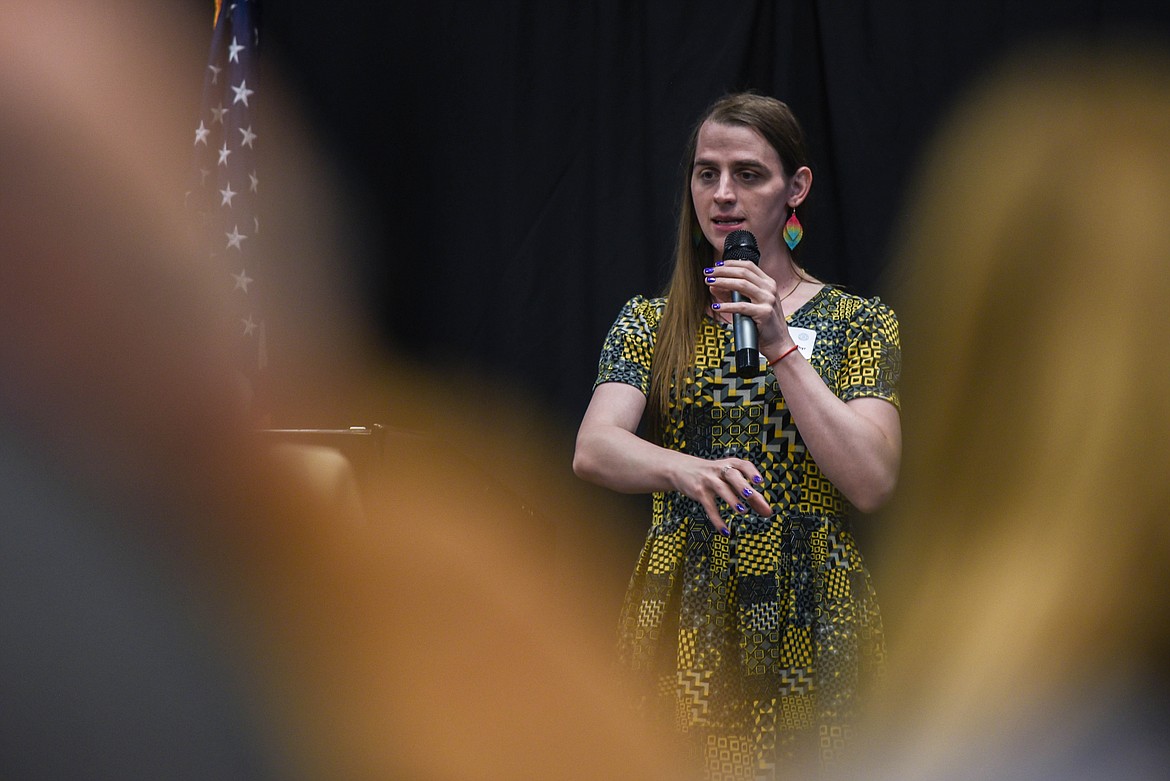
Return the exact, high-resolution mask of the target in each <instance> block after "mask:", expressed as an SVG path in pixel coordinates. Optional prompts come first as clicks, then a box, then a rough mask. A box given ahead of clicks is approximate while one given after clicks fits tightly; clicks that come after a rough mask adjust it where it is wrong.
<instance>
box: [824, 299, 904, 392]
mask: <svg viewBox="0 0 1170 781" xmlns="http://www.w3.org/2000/svg"><path fill="white" fill-rule="evenodd" d="M901 375H902V344H901V341H900V337H899V334H898V317H897V315H895V314H894V310H893V309H891V308H890V307H888V306H886V305H885V304H884V303H882V301H881V299H879V298H871V299H867V300H864V301H863V303H862V305H861V306H860V307H859V308H858V310H857V312H856V313H855V314H854V317H853V319H852V321H851V322H850V324H849V337H848V339H847V342H846V345H845V356H844V361H843V364H842V369H841V374H840V376H839V387H840V391H839V395H840V397H841V398H842V399H843V400H845V401H850V400H852V399H859V398H867V397H868V398H878V399H885V400H886V401H889V402H891V403H892V404H893V405H894V406H896V407H897V406H900V405H901V399H900V398H899V396H898V380H899V379H900V377H901Z"/></svg>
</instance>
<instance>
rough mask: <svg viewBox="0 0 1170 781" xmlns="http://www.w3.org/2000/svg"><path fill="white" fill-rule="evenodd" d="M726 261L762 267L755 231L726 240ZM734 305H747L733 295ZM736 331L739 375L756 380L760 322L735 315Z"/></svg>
mask: <svg viewBox="0 0 1170 781" xmlns="http://www.w3.org/2000/svg"><path fill="white" fill-rule="evenodd" d="M723 259H724V260H750V261H751V262H752V263H755V264H756V265H759V263H760V248H759V247H757V246H756V237H755V236H753V235H752V232H751V231H732V232H731V233H729V234H727V238H726V239H724V240H723ZM731 300H732V301H743V300H745V299H744V297H743V296H741V295H740V294H739V293H734V292H733V293H732V294H731ZM733 319H734V331H735V373H736V374H739V375H741V376H743V377H755V376H756V375H758V374H759V373H760V348H759V343H760V337H759V334H758V333H757V332H756V321H755V320H752V319H751V318H750V317H748V316H747V315H741V314H739V313H736V314H735V315H733Z"/></svg>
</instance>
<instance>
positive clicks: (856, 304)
mask: <svg viewBox="0 0 1170 781" xmlns="http://www.w3.org/2000/svg"><path fill="white" fill-rule="evenodd" d="M664 304H665V299H661V298H657V299H647V298H644V297H642V296H637V297H635V298H633V299H631V300H630V301H629V302H627V303H626V305H625V306H624V307H623V308H622V311H621V313H620V314H619V315H618V318H617V320H616V322H615V323H614V325H613V327H612V328H611V330H610V332H609V335H608V336H607V337H606V340H605V345H604V347H603V350H602V355H601V361H600V364H599V369H598V377H597V383H598V384H600V383H603V382H624V383H627V384H630V385H633V386H635V387H638V388H640V389H641V390H642V392H643V393H646V392H648V389H649V385H650V363H651V359H652V357H653V353H654V341H655V336H656V333H657V329H658V323H659V320H660V318H661V316H662V309H663V306H664ZM788 324H789V327H790V328H792V329H797V330H795V331H794V333H800V331H799V329H805V330H804V331H803V337H804V338H805V339H806V340H809V341H812V342H813V344H812V348H811V353H809V356H808V359H809V361H810V363H811V364H812V365H813V366H814V367H816V370H817V372H818V373H819V374H820V376H821V378H822V379H823V380H824V381H825V383H826V384H827V385H828V386H829V387H830V388H831V389H832V390H833V392H834V393H835V394H836V395H837V396H838V397H839V398H841V399H843V400H846V401H848V400H850V399H855V398H861V397H876V398H881V399H886V400H888V401H890V402H891V403H894V404H898V393H897V388H896V384H897V379H898V376H899V373H900V365H901V347H900V344H899V340H898V323H897V319H896V317H895V315H894V312H893V311H892V310H891V309H890V308H889V307H888V306H886V305H885V304H883V303H882V302H881V301H880V300H879V299H876V298H874V299H863V298H859V297H857V296H854V295H849V294H847V293H844V292H842V291H840V290H837V289H835V288H831V287H825V288H822V289H821V291H820V292H818V293H817V294H816V296H814V297H813V298H812V300H810V301H809V302H808V303H807V304H805V305H804V306H803V307H801V308H800V309H799V310H798V311H796V312H794V313H793V314H792V316H791V317H789V319H788ZM810 331H811V332H813V333H814V334H815V338H812V339H810V338H809V337H810V334H809V332H810ZM802 352H803V351H802ZM734 364H735V361H734V347H733V337H732V332H731V328H730V326H725V325H722V324H719V323H716V322H715V321H713V320H710V319H706V318H705V319H704V322H703V324H702V325H701V326H700V328H699V333H698V334H697V339H696V351H695V371H694V373H693V375H692V376H691V378H690V379H688V380H687V381H686V383H685V387H683V388H681V389H680V388H672V390H671V394H672V401H671V405H670V407H669V410H668V413H669V414H668V418H669V422H668V425H667V426H666V431H665V434H664V435H663V436H664V440H665V441H664V442H663V444H664V445H665V446H666V447H669V448H672V449H675V450H680V451H683V452H685V453H690V454H692V455H696V456H699V457H701V458H710V459H715V458H724V457H738V458H744V459H747V460H749V461H751V462H752V463H754V464H755V465H756V466H757V467H758V468H759V470H760V471H761V473H762V474H763V476H764V483H763V485H762V487H761V488H762V490H763V492H764V494H765V496H766V498H767V499H768V501H769V503H770V504H771V506H772V507H773V508H774V509H775V510H776V514H775V515H774V516H773V517H771V518H764V517H760V516H758V515H755V514H754V513H751V512H750V511H749V512H748V513H739V514H736V513H735V512H734V510H729V509H728V508H727V507H726V506H722V505H721V509H722V510H723V511H724V517H725V518H730V521H729V526H730V529H731V535H730V537H724V536H723V535H721V534H718V533H715V532H714V529H713V527H712V526H711V524H710V523H709V522H708V521H707V518H706V515H705V513H704V512H703V508H702V507H701V506H700V505H699V504H698V502H696V501H694V500H692V499H689V498H688V497H686V496H684V495H682V494H680V493H677V492H660V493H656V494H654V497H653V522H652V525H651V527H650V531H649V534H648V536H647V539H646V543H645V546H644V547H643V549H642V553H641V556H640V557H639V560H638V564H637V567H636V568H635V571H634V575H633V577H632V578H631V581H630V586H629V591H628V592H627V595H626V600H625V605H624V607H623V610H622V616H621V626H620V641H619V652H620V656H621V660H622V662H623V663H624V665H625V666H626V667H627V668H629V670H631V671H632V672H634V673H635V674H637V675H639V676H645V677H646V678H647V679H648V680H647V681H646V682H647V683H648V684H651V685H653V687H654V690H656V691H657V692H658V693H659V695H660V696H658V697H657V702H656V703H650V704H651V705H658V706H661V707H665V708H668V709H669V712H670V717H671V718H674V719H676V720H677V723H678V724H679V726H680V728H681V729H683V730H684V731H686V732H687V733H688V734H689V735H691V736H693V737H694V738H695V740H694V745H695V747H696V750H697V751H698V752H700V753H701V754H702V755H703V759H702V760H701V762H702V764H703V765H704V766H705V768H706V777H707V778H709V779H712V781H715V780H716V779H771V778H775V777H781V776H784V775H785V774H784V769H785V768H786V767H788V768H789V769H795V767H797V766H800V767H802V768H805V769H806V770H807V769H808V767H807V765H808V763H811V764H812V766H814V767H816V766H820V767H822V768H824V767H831V766H832V765H833V764H834V763H835V762H836V761H837V760H839V759H842V758H843V754H844V751H845V749H846V748H847V744H848V738H849V731H850V725H851V722H853V720H854V719H855V716H856V709H857V699H858V694H859V690H860V689H861V688H862V686H863V684H864V683H865V682H867V680H868V679H869V677H871V676H873V675H876V674H878V673H879V672H880V668H881V666H882V663H883V658H884V653H885V646H884V640H883V635H882V627H881V618H880V614H879V612H878V606H877V601H876V599H875V596H874V590H873V587H872V584H871V582H870V577H869V573H868V572H867V570H866V569H865V566H864V564H863V562H862V558H861V553H860V552H859V550H858V548H857V545H856V543H855V541H854V538H853V535H852V533H851V532H850V529H849V525H848V520H849V512H850V508H849V506H848V504H847V502H846V500H845V499H844V497H843V496H842V495H841V493H840V492H839V491H837V489H836V488H835V487H834V486H833V485H832V484H831V483H830V482H829V481H828V480H827V479H826V478H825V477H824V475H823V474H822V473H821V471H820V469H819V468H818V467H817V464H816V462H815V461H813V459H812V457H811V456H810V455H809V454H808V451H807V450H806V448H805V446H804V442H803V440H802V439H801V436H800V432H799V431H798V430H797V428H796V426H795V425H794V423H793V421H792V417H791V415H790V413H789V411H788V408H787V405H786V404H785V402H784V397H783V396H782V395H781V394H780V389H779V387H778V384H777V382H776V378H775V377H774V376H773V375H772V374H770V373H767V374H764V375H762V376H760V377H757V378H752V379H745V378H743V377H740V376H739V375H737V374H736V373H735V372H734ZM651 699H653V698H651Z"/></svg>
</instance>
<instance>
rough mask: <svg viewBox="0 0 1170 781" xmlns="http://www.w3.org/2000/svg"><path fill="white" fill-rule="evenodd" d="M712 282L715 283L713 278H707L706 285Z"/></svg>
mask: <svg viewBox="0 0 1170 781" xmlns="http://www.w3.org/2000/svg"><path fill="white" fill-rule="evenodd" d="M714 281H715V277H707V284H710V283H712V282H714Z"/></svg>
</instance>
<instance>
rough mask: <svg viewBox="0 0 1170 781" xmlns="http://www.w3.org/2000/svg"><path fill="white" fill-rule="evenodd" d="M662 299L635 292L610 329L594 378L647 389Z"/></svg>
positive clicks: (594, 385)
mask: <svg viewBox="0 0 1170 781" xmlns="http://www.w3.org/2000/svg"><path fill="white" fill-rule="evenodd" d="M664 303H665V299H661V298H646V297H645V296H634V297H633V298H631V299H630V300H629V301H627V302H626V303H625V305H624V306H623V307H622V310H621V312H619V313H618V316H617V319H616V320H615V321H614V323H613V325H612V326H611V327H610V329H609V333H608V334H607V335H606V337H605V342H604V344H603V345H602V347H601V360H600V361H598V364H597V381H596V382H595V383H594V384H593V387H595V388H596V387H597V386H598V385H600V384H602V383H603V382H624V383H626V384H627V385H633V386H634V387H635V388H638V389H639V390H641V391H642V393H645V394H649V393H650V364H651V361H652V360H653V358H654V340H655V337H656V336H657V335H658V323H659V322H660V321H661V319H662V307H663V305H664Z"/></svg>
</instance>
